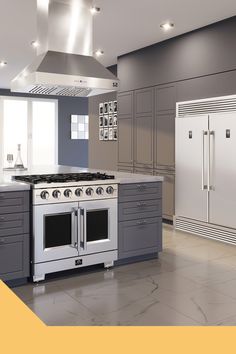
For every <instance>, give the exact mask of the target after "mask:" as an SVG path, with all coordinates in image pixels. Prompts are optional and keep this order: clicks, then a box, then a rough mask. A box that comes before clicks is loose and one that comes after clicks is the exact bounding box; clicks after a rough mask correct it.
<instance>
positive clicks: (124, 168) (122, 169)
mask: <svg viewBox="0 0 236 354" xmlns="http://www.w3.org/2000/svg"><path fill="white" fill-rule="evenodd" d="M117 171H119V172H127V173H133V172H134V169H133V166H123V165H119V166H118V168H117Z"/></svg>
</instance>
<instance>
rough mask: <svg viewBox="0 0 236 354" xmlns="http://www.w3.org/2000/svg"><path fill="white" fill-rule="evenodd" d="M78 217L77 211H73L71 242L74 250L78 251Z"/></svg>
mask: <svg viewBox="0 0 236 354" xmlns="http://www.w3.org/2000/svg"><path fill="white" fill-rule="evenodd" d="M76 215H77V209H75V208H74V209H73V210H72V213H71V225H72V240H71V246H72V247H73V248H76V249H78V235H77V231H76V219H75V218H76Z"/></svg>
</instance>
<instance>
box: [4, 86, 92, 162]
mask: <svg viewBox="0 0 236 354" xmlns="http://www.w3.org/2000/svg"><path fill="white" fill-rule="evenodd" d="M0 96H18V97H33V98H34V97H37V98H47V99H50V98H51V99H57V100H58V163H59V164H60V165H68V166H81V167H88V140H71V139H70V115H71V114H82V115H85V114H88V99H87V98H86V97H76V98H74V97H57V96H43V95H27V94H23V93H12V92H11V91H10V90H5V89H0Z"/></svg>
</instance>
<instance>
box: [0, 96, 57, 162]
mask: <svg viewBox="0 0 236 354" xmlns="http://www.w3.org/2000/svg"><path fill="white" fill-rule="evenodd" d="M0 134H1V136H0V138H1V141H2V144H0V145H1V146H0V166H1V167H9V164H8V162H7V155H8V154H11V155H13V162H15V160H16V157H17V145H18V144H20V145H21V157H22V161H23V164H24V166H25V167H27V166H30V165H54V164H57V101H56V100H45V99H27V98H15V97H14V98H13V97H0Z"/></svg>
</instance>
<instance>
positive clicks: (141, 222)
mask: <svg viewBox="0 0 236 354" xmlns="http://www.w3.org/2000/svg"><path fill="white" fill-rule="evenodd" d="M146 224H147V221H146V220H142V221H137V225H139V226H141V225H146Z"/></svg>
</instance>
